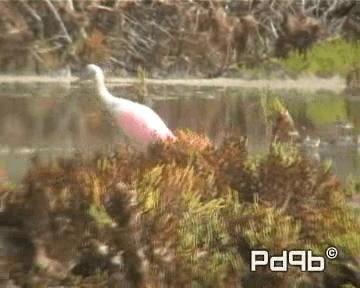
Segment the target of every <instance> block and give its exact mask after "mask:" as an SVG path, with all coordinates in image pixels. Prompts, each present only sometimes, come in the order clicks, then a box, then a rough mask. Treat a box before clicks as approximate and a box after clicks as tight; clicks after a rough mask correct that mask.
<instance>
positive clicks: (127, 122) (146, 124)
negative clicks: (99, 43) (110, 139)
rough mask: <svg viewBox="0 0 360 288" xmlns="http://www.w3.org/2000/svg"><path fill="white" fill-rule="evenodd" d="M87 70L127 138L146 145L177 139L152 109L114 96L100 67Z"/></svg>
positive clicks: (92, 65) (90, 66)
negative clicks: (160, 140) (108, 88)
mask: <svg viewBox="0 0 360 288" xmlns="http://www.w3.org/2000/svg"><path fill="white" fill-rule="evenodd" d="M86 70H87V71H86V72H87V74H89V76H91V78H93V79H94V82H95V85H96V91H97V94H98V96H99V97H100V99H101V100H102V101H103V102H104V104H105V106H106V108H107V110H108V111H109V112H110V114H111V115H112V116H113V117H114V119H115V121H116V123H117V124H118V125H119V126H120V127H121V128H122V129H123V131H124V132H125V134H126V135H127V136H129V137H130V138H133V139H135V140H136V141H138V142H140V143H142V144H145V145H147V144H149V143H151V142H154V141H156V140H159V139H162V140H163V139H166V138H172V139H174V138H175V136H174V134H173V133H172V132H171V131H170V130H169V128H168V127H167V126H166V124H165V123H164V121H163V120H162V119H161V118H160V117H159V115H158V114H156V113H155V112H154V111H153V110H152V109H151V108H149V107H147V106H145V105H142V104H140V103H136V102H133V101H130V100H127V99H123V98H117V97H115V96H113V95H112V94H111V93H110V92H109V91H108V90H107V88H106V86H105V79H104V73H103V71H102V70H101V68H100V67H98V66H96V65H94V64H89V65H87V66H86Z"/></svg>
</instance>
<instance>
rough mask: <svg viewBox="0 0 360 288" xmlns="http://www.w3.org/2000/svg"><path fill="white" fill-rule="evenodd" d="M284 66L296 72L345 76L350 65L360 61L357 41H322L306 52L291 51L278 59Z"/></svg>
mask: <svg viewBox="0 0 360 288" xmlns="http://www.w3.org/2000/svg"><path fill="white" fill-rule="evenodd" d="M280 62H281V63H282V64H283V65H284V67H286V68H287V69H289V70H292V71H294V72H298V73H305V74H313V75H317V76H332V75H335V74H340V75H342V76H345V75H346V74H347V72H348V69H349V67H350V66H352V65H354V64H355V63H357V62H360V52H359V42H347V41H345V40H343V39H338V40H334V41H331V42H323V43H320V44H318V45H316V46H314V47H313V48H312V49H311V50H310V51H309V52H308V54H307V57H306V59H305V58H304V56H303V55H300V54H299V53H297V52H293V53H291V54H290V56H289V57H288V58H286V59H283V60H281V61H280Z"/></svg>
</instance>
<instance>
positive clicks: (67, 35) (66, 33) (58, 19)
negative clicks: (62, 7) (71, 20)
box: [42, 0, 72, 44]
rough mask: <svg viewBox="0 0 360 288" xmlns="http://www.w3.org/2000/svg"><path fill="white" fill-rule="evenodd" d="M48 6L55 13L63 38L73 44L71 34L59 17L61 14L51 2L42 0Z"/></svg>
mask: <svg viewBox="0 0 360 288" xmlns="http://www.w3.org/2000/svg"><path fill="white" fill-rule="evenodd" d="M42 1H43V2H44V3H45V4H46V5H47V6H48V8H49V9H50V10H51V12H52V13H53V15H54V17H55V19H56V21H57V22H58V25H59V27H60V30H61V32H62V33H63V36H64V37H65V39H66V41H67V43H68V44H70V43H72V40H71V38H70V35H69V33H68V32H67V30H66V27H65V25H64V22H63V21H62V20H61V17H60V15H59V13H58V12H57V11H56V9H55V7H54V5H53V4H52V3H51V1H50V0H42Z"/></svg>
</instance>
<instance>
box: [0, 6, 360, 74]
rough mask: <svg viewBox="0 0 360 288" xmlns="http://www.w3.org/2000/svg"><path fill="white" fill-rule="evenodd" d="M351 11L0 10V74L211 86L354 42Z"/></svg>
mask: <svg viewBox="0 0 360 288" xmlns="http://www.w3.org/2000/svg"><path fill="white" fill-rule="evenodd" d="M359 11H360V6H359V3H357V1H355V0H346V1H338V0H320V1H315V0H305V1H277V0H274V1H265V0H264V1H260V0H248V1H229V0H228V1H211V0H206V1H202V0H201V1H180V0H179V1H176V0H171V1H167V0H163V1H160V0H146V1H145V0H144V1H135V0H133V1H131V0H129V1H116V0H93V1H77V0H68V1H51V0H41V1H31V0H21V1H20V0H19V1H9V0H8V1H1V3H0V15H1V21H0V27H1V30H2V31H3V33H2V35H1V36H0V43H1V48H0V63H1V65H0V67H1V69H2V70H4V71H21V70H28V71H29V70H30V71H32V72H33V71H36V72H37V73H46V72H49V71H52V70H53V69H59V68H63V67H70V68H71V69H72V70H76V69H78V67H79V66H81V64H83V63H89V62H97V63H103V64H104V63H105V64H107V65H108V66H109V67H111V66H112V67H121V68H123V71H124V73H133V72H135V71H137V69H138V67H139V66H140V67H142V68H143V69H146V70H147V71H149V72H150V74H151V75H154V76H163V75H169V73H171V74H173V75H188V74H192V75H201V76H208V77H213V76H217V75H220V74H221V73H223V71H226V69H228V68H229V67H230V66H231V65H233V64H239V63H245V64H248V65H252V64H253V63H261V62H262V61H264V60H266V59H267V58H268V57H270V56H278V57H284V56H286V55H287V54H288V53H289V51H291V50H294V49H295V50H298V51H300V52H301V53H306V51H307V50H308V49H309V48H310V47H311V46H312V45H313V43H315V42H316V41H321V40H325V39H329V38H334V37H335V38H336V37H337V36H339V35H346V36H347V37H348V38H352V39H358V38H359V31H360V22H359V13H360V12H359ZM68 65H70V66H68Z"/></svg>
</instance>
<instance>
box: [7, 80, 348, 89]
mask: <svg viewBox="0 0 360 288" xmlns="http://www.w3.org/2000/svg"><path fill="white" fill-rule="evenodd" d="M77 80H78V79H77V78H76V77H43V76H0V83H28V84H31V83H63V84H69V85H77V82H76V81H77ZM106 82H107V84H108V87H109V88H111V87H114V86H122V85H133V84H136V83H139V79H136V78H115V77H109V78H107V79H106ZM144 82H145V83H146V84H150V85H171V86H194V87H195V86H199V87H201V86H203V87H239V88H259V89H266V88H270V89H297V90H304V91H317V90H329V91H334V92H341V91H344V89H345V87H346V85H345V84H346V82H345V79H342V78H341V77H332V78H328V79H324V78H316V77H313V78H311V77H307V78H297V79H285V80H281V79H272V80H266V79H262V80H246V79H234V78H215V79H191V78H187V79H186V78H185V79H184V78H183V79H145V80H144Z"/></svg>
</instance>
